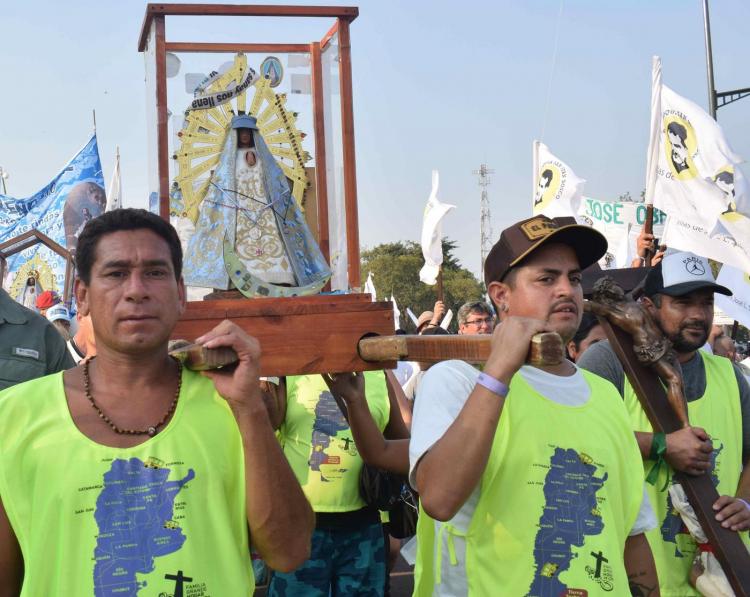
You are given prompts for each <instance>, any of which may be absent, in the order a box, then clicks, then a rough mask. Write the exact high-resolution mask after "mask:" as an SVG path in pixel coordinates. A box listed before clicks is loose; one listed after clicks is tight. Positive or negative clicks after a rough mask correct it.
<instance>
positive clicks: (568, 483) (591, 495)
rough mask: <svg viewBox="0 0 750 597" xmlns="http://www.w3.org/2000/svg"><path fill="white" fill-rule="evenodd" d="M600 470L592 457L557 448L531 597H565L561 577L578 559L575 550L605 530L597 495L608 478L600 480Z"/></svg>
mask: <svg viewBox="0 0 750 597" xmlns="http://www.w3.org/2000/svg"><path fill="white" fill-rule="evenodd" d="M596 470H597V467H596V465H595V464H593V463H592V462H591V459H590V458H589V457H586V456H585V455H583V454H579V453H578V452H576V451H575V450H565V449H563V448H555V452H554V454H553V455H552V458H551V459H550V469H549V471H548V472H547V476H546V477H545V479H544V511H543V512H542V516H541V518H540V519H539V531H537V534H536V538H535V540H534V562H535V568H536V569H535V573H534V579H533V581H532V583H531V587H530V588H529V591H528V595H533V596H536V597H559V595H562V594H563V593H564V592H565V591H566V590H567V588H568V587H567V586H566V585H564V584H563V583H561V582H560V580H559V576H560V574H561V573H562V572H565V571H566V570H567V569H568V568H569V567H570V563H571V561H572V559H573V558H574V557H575V556H574V554H573V550H572V548H573V547H580V546H582V545H583V542H584V539H585V537H586V536H587V535H598V534H599V533H601V532H602V530H603V529H604V522H603V521H602V518H601V516H600V515H599V514H598V502H597V499H596V492H597V491H599V490H600V489H601V488H602V487H603V486H604V483H605V482H606V480H607V474H606V473H605V475H604V476H603V477H596V476H595V473H596Z"/></svg>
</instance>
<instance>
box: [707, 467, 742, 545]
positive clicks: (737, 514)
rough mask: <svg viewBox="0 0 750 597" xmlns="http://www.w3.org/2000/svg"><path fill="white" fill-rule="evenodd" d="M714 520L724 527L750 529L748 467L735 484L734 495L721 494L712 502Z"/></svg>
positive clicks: (738, 529)
mask: <svg viewBox="0 0 750 597" xmlns="http://www.w3.org/2000/svg"><path fill="white" fill-rule="evenodd" d="M714 511H715V512H716V520H718V521H719V522H720V523H721V526H723V527H724V528H725V529H730V530H732V531H746V530H748V529H750V467H749V466H748V463H747V462H745V467H744V468H743V470H742V475H740V481H739V483H738V484H737V491H736V492H735V497H731V496H728V495H722V496H721V497H719V499H718V500H716V501H715V502H714Z"/></svg>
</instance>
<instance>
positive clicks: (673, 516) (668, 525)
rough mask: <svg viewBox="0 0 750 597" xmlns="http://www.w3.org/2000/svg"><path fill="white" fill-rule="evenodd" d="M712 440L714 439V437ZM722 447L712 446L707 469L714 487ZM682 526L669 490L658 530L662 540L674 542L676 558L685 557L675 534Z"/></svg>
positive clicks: (681, 529) (681, 531)
mask: <svg viewBox="0 0 750 597" xmlns="http://www.w3.org/2000/svg"><path fill="white" fill-rule="evenodd" d="M714 441H716V439H715V438H714ZM723 449H724V444H721V445H720V446H719V447H718V448H714V451H713V452H711V468H710V469H709V470H710V471H711V482H712V483H713V484H714V487H717V486H718V485H719V477H718V475H717V474H716V459H717V458H718V457H719V454H720V453H721V451H722V450H723ZM683 528H684V525H683V523H682V518H681V517H680V515H679V513H678V512H677V510H675V508H674V506H673V505H672V496H671V495H670V493H669V492H667V513H666V514H665V516H664V520H663V521H662V523H661V526H660V527H659V530H660V531H661V537H662V539H664V541H669V542H670V543H674V544H675V548H674V555H675V557H676V558H684V557H685V554H684V553H682V552H681V551H680V548H679V547H678V546H677V535H679V534H680V533H685V532H687V531H685V530H683ZM687 555H689V556H690V557H693V555H694V554H692V553H691V554H687Z"/></svg>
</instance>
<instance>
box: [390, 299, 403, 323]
mask: <svg viewBox="0 0 750 597" xmlns="http://www.w3.org/2000/svg"><path fill="white" fill-rule="evenodd" d="M391 302H392V303H393V325H394V327H395V329H399V328H400V327H401V311H399V310H398V305H397V304H396V297H395V296H393V295H392V294H391Z"/></svg>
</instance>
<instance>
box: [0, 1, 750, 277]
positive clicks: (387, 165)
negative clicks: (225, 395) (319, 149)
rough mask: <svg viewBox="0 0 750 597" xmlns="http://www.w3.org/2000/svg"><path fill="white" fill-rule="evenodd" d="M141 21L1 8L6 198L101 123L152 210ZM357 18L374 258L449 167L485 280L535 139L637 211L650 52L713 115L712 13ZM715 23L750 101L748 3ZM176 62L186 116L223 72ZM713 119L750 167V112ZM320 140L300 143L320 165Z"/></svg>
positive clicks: (103, 136) (180, 37)
mask: <svg viewBox="0 0 750 597" xmlns="http://www.w3.org/2000/svg"><path fill="white" fill-rule="evenodd" d="M297 3H298V4H322V3H323V2H321V1H320V0H317V1H313V2H305V1H298V2H297ZM327 3H328V4H337V5H355V3H354V2H338V1H336V0H328V2H327ZM457 7H460V10H457ZM145 8H146V3H145V2H140V1H137V0H96V1H94V0H91V1H89V0H71V1H69V2H59V0H40V1H36V2H26V3H18V2H10V0H0V14H2V20H0V73H2V79H0V80H1V81H2V84H0V89H2V92H0V167H2V168H3V169H4V170H5V171H7V172H8V173H9V174H10V178H9V179H8V180H7V190H8V194H10V195H12V196H15V197H26V196H29V195H30V194H32V193H34V192H36V191H37V190H39V189H40V188H42V187H43V186H44V185H46V184H47V183H48V182H49V180H50V179H51V178H52V177H53V176H54V175H55V174H56V173H57V172H58V171H59V170H60V169H61V168H62V167H64V166H65V164H66V163H67V161H68V160H69V159H70V158H71V157H72V156H73V155H74V154H75V153H76V152H77V151H78V150H79V149H80V148H81V147H82V146H83V145H84V144H85V143H86V141H87V140H88V137H89V135H90V133H91V130H92V110H96V122H97V135H98V140H99V150H100V154H101V159H102V164H103V169H104V176H105V180H106V181H107V182H108V181H109V178H110V176H111V173H112V168H113V165H114V156H115V147H116V146H119V148H120V154H121V165H122V177H123V191H124V197H125V204H126V205H127V206H133V207H147V197H148V191H149V189H148V170H149V158H148V155H147V141H146V140H147V130H148V126H149V123H148V122H147V111H146V104H147V101H148V102H151V100H150V98H147V97H146V92H145V84H144V76H145V69H144V55H143V54H140V53H138V50H137V42H138V36H139V33H140V28H141V23H142V20H143V15H144V12H145ZM359 9H360V14H359V17H358V18H357V19H356V20H355V21H354V22H353V23H352V26H351V36H352V67H353V89H354V124H355V139H356V155H357V186H358V197H359V222H360V240H361V244H362V246H363V248H365V247H373V246H375V245H377V244H379V243H382V242H393V241H398V240H414V241H418V240H419V236H420V231H421V221H422V213H423V210H424V206H425V203H426V200H427V197H428V195H429V192H430V185H431V171H432V170H433V169H437V170H439V171H440V185H441V186H440V191H439V193H438V197H439V198H440V199H441V200H442V201H443V202H446V203H452V204H454V205H456V206H457V209H456V210H454V211H452V212H451V213H450V214H449V215H448V216H447V217H446V219H445V220H444V225H443V233H444V235H445V236H447V237H449V238H451V239H454V240H456V241H457V242H458V245H459V248H458V250H457V256H458V258H459V259H460V261H461V262H462V264H463V265H464V266H466V267H468V268H469V269H470V270H472V271H473V272H474V273H475V274H478V273H479V268H480V252H479V246H480V234H479V229H480V225H479V216H480V188H479V186H478V181H477V177H476V176H475V175H474V174H473V173H472V172H473V171H474V170H476V169H478V168H479V166H480V164H482V163H486V164H487V165H488V167H490V168H492V169H494V171H495V172H494V174H493V175H492V178H491V184H490V186H489V187H488V193H489V199H490V209H491V217H492V228H493V241H494V240H496V239H497V237H498V236H499V232H500V231H501V230H502V229H503V228H505V227H506V226H508V225H510V224H512V223H513V222H515V221H517V220H519V219H522V218H524V217H528V216H530V215H531V198H532V174H531V146H532V141H533V140H534V139H541V140H543V141H544V142H545V143H546V144H547V145H548V146H549V148H550V150H551V151H552V152H553V153H554V154H556V155H557V156H558V157H559V158H560V159H562V160H564V161H565V162H566V163H567V164H568V165H569V166H570V167H571V168H572V169H573V170H574V171H575V172H576V174H577V175H578V176H580V177H582V178H585V179H586V180H587V183H586V187H585V194H586V195H588V196H592V197H596V198H600V199H616V198H617V197H618V196H619V195H621V194H622V193H625V192H629V193H630V194H631V195H632V196H633V197H637V196H638V195H640V192H641V190H642V189H643V188H644V186H645V184H644V181H645V165H646V150H647V143H648V130H649V100H650V80H651V57H652V56H653V55H659V56H661V58H662V68H663V81H664V83H666V84H667V85H669V86H670V87H671V88H672V89H674V90H675V91H676V92H677V93H679V94H680V95H683V96H685V97H687V98H689V99H691V100H693V101H695V102H696V103H698V104H699V105H701V106H704V107H705V106H707V103H708V94H707V83H706V65H705V46H704V36H703V12H702V2H701V0H661V1H660V2H652V1H647V0H623V1H619V2H615V1H613V0H563V1H562V2H560V1H559V0H524V1H522V2H521V1H518V0H516V1H514V2H510V1H502V0H498V1H492V2H489V1H487V2H472V1H468V2H463V3H456V2H447V1H444V0H436V1H427V0H416V1H412V2H406V1H403V0H402V1H400V2H398V1H395V0H363V1H362V2H361V3H360V4H359ZM710 10H711V31H712V36H713V50H714V70H715V80H716V87H717V90H718V91H726V90H730V89H737V88H743V87H750V71H749V70H748V68H747V65H748V64H750V45H749V44H748V41H747V33H746V31H747V24H748V23H750V3H749V2H747V1H746V0H722V1H721V2H716V1H714V2H711V5H710ZM329 26H330V23H329V22H328V21H325V22H324V21H322V20H318V19H283V20H282V19H243V18H239V19H227V18H217V17H203V18H198V17H190V18H187V17H180V18H176V17H173V18H168V20H167V39H168V40H170V41H225V42H230V41H236V42H241V41H245V42H251V41H265V42H281V41H285V42H301V43H307V42H310V41H313V40H319V39H320V38H321V37H322V36H323V34H324V33H325V32H326V30H327V29H328V27H329ZM556 38H557V44H555V39H556ZM555 46H556V51H555ZM181 57H182V58H184V62H183V65H182V70H181V73H180V75H179V76H178V78H175V79H173V80H170V87H169V89H170V102H169V103H170V108H171V109H172V110H173V111H175V112H180V111H181V110H182V109H184V107H185V106H184V101H183V100H184V99H185V98H187V95H186V94H184V89H183V90H182V93H180V91H179V86H180V84H181V83H180V81H181V79H180V77H182V75H183V73H184V72H189V71H193V70H197V71H200V70H201V68H203V69H204V71H206V70H210V68H211V65H212V64H214V63H216V62H218V64H220V63H221V62H224V61H225V60H227V59H228V57H227V56H226V55H219V56H213V57H211V59H210V60H207V61H206V59H199V58H195V57H192V58H191V57H185V56H184V55H183V56H181ZM262 58H263V56H255V57H251V58H250V62H251V65H253V61H255V63H256V64H255V66H256V67H257V63H259V62H260V60H261V59H262ZM201 60H204V61H203V62H201ZM284 63H285V65H286V62H285V61H284ZM218 64H216V66H218ZM290 72H301V73H304V69H302V70H297V71H294V70H291V71H290ZM290 102H291V103H290V105H292V106H293V107H294V102H300V104H299V105H300V108H299V110H300V121H299V122H300V127H301V128H303V129H304V128H305V126H307V125H306V123H307V122H309V120H308V119H309V116H310V115H309V106H307V105H306V104H305V98H302V97H292V98H290ZM305 109H307V112H308V113H305ZM718 121H719V123H720V124H721V125H722V127H723V128H724V130H725V132H726V135H727V137H728V139H729V141H730V144H731V145H732V147H733V148H734V150H735V151H736V152H737V153H739V154H740V155H743V156H746V157H750V98H747V99H744V100H740V101H738V102H735V103H733V104H731V105H728V106H726V107H723V108H721V109H720V110H719V112H718ZM308 132H311V131H308ZM311 139H312V137H311V136H310V137H308V138H307V139H306V141H305V144H304V146H305V147H306V149H308V150H309V151H310V152H311V153H312V141H311ZM364 275H366V272H365V273H364ZM415 283H416V282H415Z"/></svg>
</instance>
